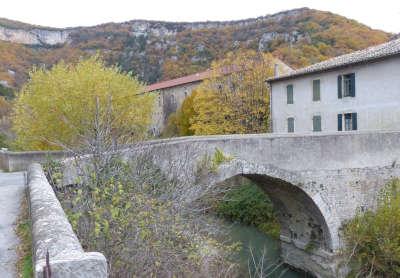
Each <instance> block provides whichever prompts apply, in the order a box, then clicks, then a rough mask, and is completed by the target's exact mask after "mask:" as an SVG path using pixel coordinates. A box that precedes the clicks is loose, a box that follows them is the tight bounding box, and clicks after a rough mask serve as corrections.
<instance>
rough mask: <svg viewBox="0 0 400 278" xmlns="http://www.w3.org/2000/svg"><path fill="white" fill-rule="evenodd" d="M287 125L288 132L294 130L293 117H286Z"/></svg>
mask: <svg viewBox="0 0 400 278" xmlns="http://www.w3.org/2000/svg"><path fill="white" fill-rule="evenodd" d="M287 126H288V132H289V133H293V132H294V118H292V117H291V118H288V119H287Z"/></svg>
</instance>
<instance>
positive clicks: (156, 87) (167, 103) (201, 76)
mask: <svg viewBox="0 0 400 278" xmlns="http://www.w3.org/2000/svg"><path fill="white" fill-rule="evenodd" d="M274 64H275V71H276V72H279V73H281V74H282V73H288V72H290V71H292V69H291V68H290V67H289V66H288V65H286V64H285V63H283V62H282V61H281V60H279V59H274ZM233 71H236V69H235V67H232V68H225V69H223V70H222V74H223V75H229V74H230V73H232V72H233ZM212 74H213V71H212V70H211V69H209V70H206V71H202V72H198V73H195V74H191V75H187V76H183V77H180V78H175V79H171V80H167V81H162V82H159V83H155V84H151V85H149V86H147V87H146V90H145V92H156V94H157V98H156V103H155V108H154V112H153V121H152V125H151V127H150V132H151V134H152V135H154V136H159V135H160V134H161V132H162V131H163V129H164V128H165V127H166V125H167V122H168V117H169V116H170V115H171V114H172V113H174V112H176V111H177V109H178V108H179V107H180V106H181V105H182V103H183V101H184V100H185V98H186V97H188V96H189V95H190V94H191V93H192V91H193V90H194V89H195V88H196V87H197V86H198V85H199V84H200V83H201V82H202V81H203V80H205V79H208V78H210V77H211V76H212Z"/></svg>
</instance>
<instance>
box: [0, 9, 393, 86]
mask: <svg viewBox="0 0 400 278" xmlns="http://www.w3.org/2000/svg"><path fill="white" fill-rule="evenodd" d="M391 37H392V34H389V33H385V32H383V31H379V30H373V29H371V28H369V27H368V26H365V25H363V24H361V23H358V22H356V21H354V20H351V19H347V18H345V17H342V16H339V15H336V14H332V13H329V12H322V11H318V10H312V9H308V8H302V9H296V10H290V11H285V12H281V13H277V14H273V15H267V16H264V17H259V18H253V19H245V20H239V21H226V22H195V23H174V22H157V21H144V20H133V21H129V22H124V23H107V24H103V25H98V26H94V27H77V28H68V29H56V28H47V27H41V26H33V25H28V24H25V23H20V22H15V21H10V20H7V19H1V20H0V85H1V84H2V85H8V86H11V87H14V88H19V87H21V85H22V84H23V83H24V82H25V81H26V79H27V76H28V72H29V70H30V69H31V68H32V66H34V65H36V66H42V65H45V66H47V67H48V66H51V65H53V64H55V63H56V62H58V61H59V60H61V59H63V60H65V61H66V62H70V61H75V60H77V59H79V57H82V56H88V55H92V54H95V53H98V52H99V53H101V55H102V56H103V58H104V59H105V61H106V62H107V63H108V64H110V65H111V64H112V65H114V64H117V65H119V66H120V67H121V68H122V69H123V70H124V71H127V72H132V73H133V74H136V75H137V76H138V77H139V79H140V80H142V81H144V82H147V83H153V82H156V81H160V80H165V79H169V78H174V77H178V76H182V75H185V74H190V73H193V72H197V71H200V70H204V69H206V68H208V67H209V66H210V64H211V62H212V61H213V60H217V59H221V58H223V57H224V55H225V54H226V53H228V52H230V51H235V50H238V49H252V50H261V51H263V52H271V53H272V54H273V55H274V56H276V57H278V58H280V59H281V60H282V61H284V62H286V63H287V64H289V65H290V66H292V67H294V68H297V67H302V66H306V65H309V64H311V63H315V62H319V61H321V60H325V59H327V58H330V57H333V56H337V55H340V54H344V53H348V52H351V51H353V50H358V49H362V48H365V47H368V46H370V45H374V44H379V43H382V42H385V41H388V40H389V39H390V38H391Z"/></svg>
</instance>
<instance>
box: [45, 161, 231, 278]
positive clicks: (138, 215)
mask: <svg viewBox="0 0 400 278" xmlns="http://www.w3.org/2000/svg"><path fill="white" fill-rule="evenodd" d="M100 161H102V162H103V161H104V162H105V163H101V167H96V166H94V167H92V168H93V169H99V170H93V169H84V170H83V173H82V175H81V176H80V179H79V180H80V183H79V184H77V185H74V186H69V187H63V186H59V185H60V184H59V182H60V181H61V180H62V179H60V173H61V169H60V167H59V166H60V165H59V164H58V163H48V164H47V167H46V170H47V176H48V179H49V181H50V182H52V184H53V188H54V189H55V191H56V193H57V197H58V199H59V200H60V201H61V203H62V205H63V207H64V209H65V210H66V212H67V215H68V218H69V220H70V222H71V224H72V226H73V228H74V231H75V232H76V233H77V236H78V238H79V240H80V242H81V243H82V246H83V247H84V248H85V250H88V251H90V250H95V251H99V252H102V253H103V254H104V255H105V256H106V258H107V262H108V266H109V273H110V277H222V276H224V277H231V276H230V275H231V274H232V273H234V272H235V269H236V266H235V263H233V262H232V261H231V260H230V257H231V254H234V252H235V251H236V250H237V248H238V247H237V245H236V244H235V243H233V244H225V243H220V242H219V241H217V240H216V237H214V236H213V234H211V233H209V232H208V226H207V225H203V223H202V222H201V218H202V216H201V215H199V214H196V213H195V212H193V211H192V210H190V208H188V207H187V206H185V205H183V204H182V202H181V201H180V200H181V199H183V198H185V197H186V196H187V191H185V190H183V188H181V187H179V188H177V187H176V185H175V184H174V181H171V180H169V179H167V178H166V177H164V176H163V175H162V174H161V173H160V171H158V169H157V168H155V167H154V166H153V165H152V164H151V163H148V162H147V159H146V158H145V157H143V158H137V160H135V161H134V162H131V163H129V164H128V163H126V162H123V161H122V160H121V159H120V158H119V157H118V156H116V157H111V156H110V157H106V155H104V156H103V157H101V158H100ZM207 224H208V225H209V223H207ZM212 231H213V233H215V232H216V229H215V228H213V229H212Z"/></svg>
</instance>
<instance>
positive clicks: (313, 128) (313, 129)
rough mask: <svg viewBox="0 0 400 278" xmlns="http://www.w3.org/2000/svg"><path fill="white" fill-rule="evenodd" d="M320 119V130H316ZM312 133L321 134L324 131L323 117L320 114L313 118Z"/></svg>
mask: <svg viewBox="0 0 400 278" xmlns="http://www.w3.org/2000/svg"><path fill="white" fill-rule="evenodd" d="M317 118H319V129H317V128H316V126H315V123H316V121H315V120H316V119H317ZM312 131H313V132H321V131H322V116H321V115H320V114H316V115H313V117H312Z"/></svg>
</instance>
